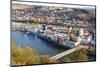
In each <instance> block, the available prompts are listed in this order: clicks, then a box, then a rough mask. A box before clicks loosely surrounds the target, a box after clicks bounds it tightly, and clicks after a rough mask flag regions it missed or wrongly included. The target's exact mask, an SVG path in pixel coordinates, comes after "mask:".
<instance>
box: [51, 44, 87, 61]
mask: <svg viewBox="0 0 100 67" xmlns="http://www.w3.org/2000/svg"><path fill="white" fill-rule="evenodd" d="M82 48H85V49H88V48H89V46H83V45H79V46H76V47H74V48H72V49H69V50H66V51H64V52H62V53H59V54H57V55H55V56H52V57H51V58H50V60H51V61H52V60H57V59H60V58H62V57H64V56H66V55H69V54H71V53H73V52H75V51H77V50H80V49H82Z"/></svg>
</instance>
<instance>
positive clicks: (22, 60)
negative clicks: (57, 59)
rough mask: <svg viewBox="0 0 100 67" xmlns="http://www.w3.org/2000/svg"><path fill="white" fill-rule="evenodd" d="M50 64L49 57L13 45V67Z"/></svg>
mask: <svg viewBox="0 0 100 67" xmlns="http://www.w3.org/2000/svg"><path fill="white" fill-rule="evenodd" d="M43 63H50V60H49V57H48V56H45V55H44V56H40V55H38V54H37V51H36V50H35V49H33V48H31V47H23V48H22V47H18V46H16V45H15V44H13V45H12V65H26V64H43Z"/></svg>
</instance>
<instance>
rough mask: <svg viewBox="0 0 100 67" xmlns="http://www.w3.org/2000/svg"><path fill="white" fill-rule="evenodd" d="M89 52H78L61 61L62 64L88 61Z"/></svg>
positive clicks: (84, 50)
mask: <svg viewBox="0 0 100 67" xmlns="http://www.w3.org/2000/svg"><path fill="white" fill-rule="evenodd" d="M87 53H88V51H87V50H86V49H81V50H78V51H76V52H74V53H71V54H69V55H68V56H65V57H63V58H61V59H60V61H62V62H78V61H88V56H87Z"/></svg>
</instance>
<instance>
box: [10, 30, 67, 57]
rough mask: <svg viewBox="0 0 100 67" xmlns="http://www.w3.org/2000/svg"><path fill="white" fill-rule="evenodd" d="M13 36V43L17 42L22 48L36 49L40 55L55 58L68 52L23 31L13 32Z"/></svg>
mask: <svg viewBox="0 0 100 67" xmlns="http://www.w3.org/2000/svg"><path fill="white" fill-rule="evenodd" d="M11 36H12V42H15V43H16V44H17V45H20V46H24V47H25V46H30V47H32V48H35V49H36V50H37V52H38V54H40V55H49V56H53V55H56V54H58V53H61V52H63V51H65V50H67V49H63V48H60V47H55V46H54V45H53V44H51V43H48V42H46V41H44V40H42V39H40V38H38V37H37V36H36V35H29V34H26V33H24V32H21V31H12V34H11Z"/></svg>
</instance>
